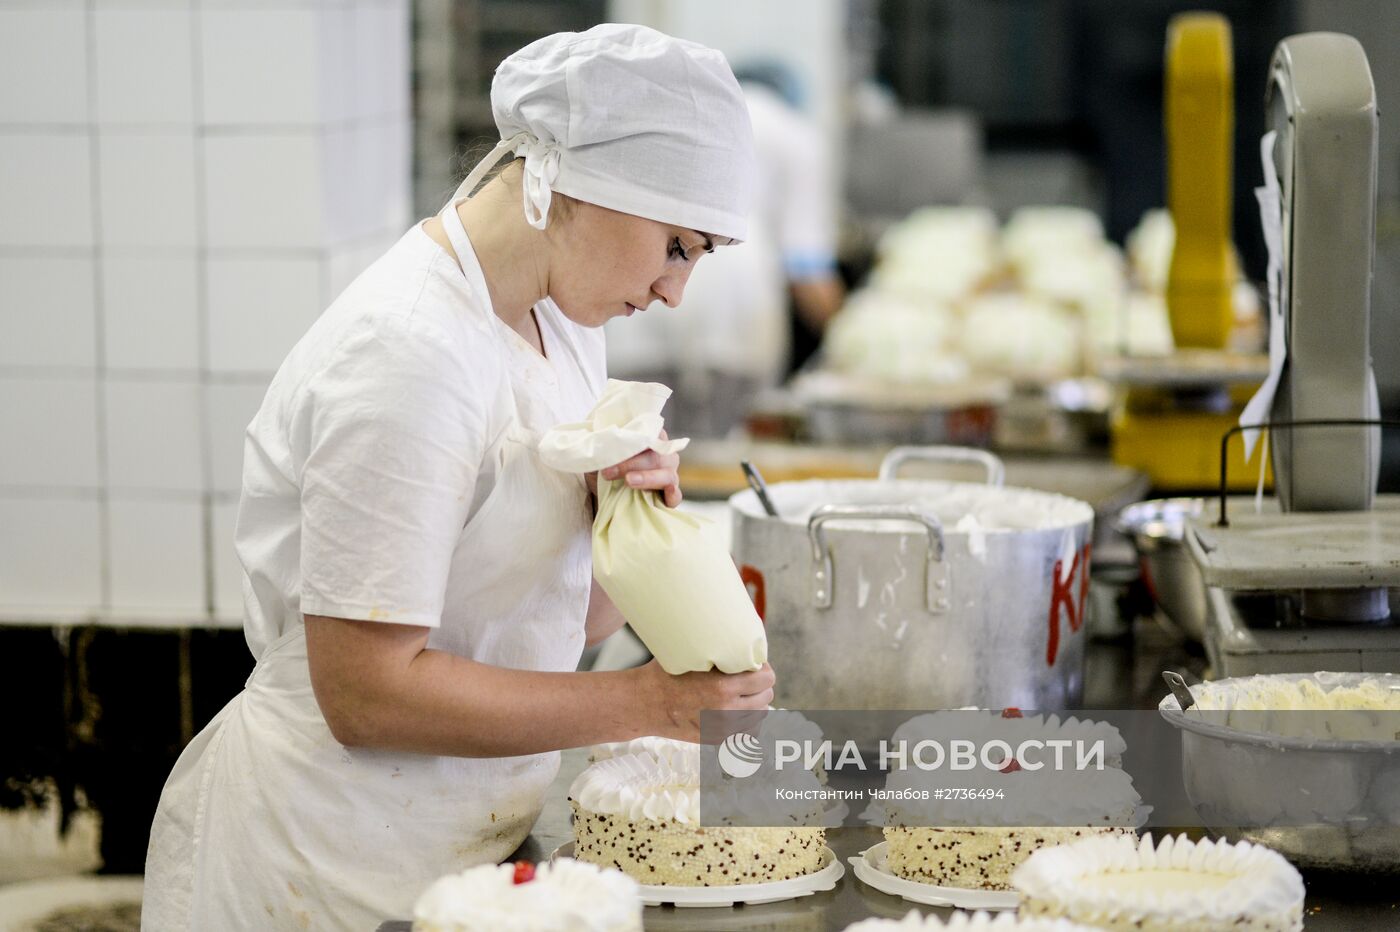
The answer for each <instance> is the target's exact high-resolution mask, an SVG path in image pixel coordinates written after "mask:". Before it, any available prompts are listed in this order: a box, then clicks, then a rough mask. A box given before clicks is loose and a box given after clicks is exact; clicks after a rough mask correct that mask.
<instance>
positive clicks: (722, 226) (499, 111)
mask: <svg viewBox="0 0 1400 932" xmlns="http://www.w3.org/2000/svg"><path fill="white" fill-rule="evenodd" d="M491 110H492V113H493V115H494V116H495V119H496V126H497V128H498V129H499V130H500V132H501V141H500V143H498V144H497V145H496V147H495V148H494V149H493V150H492V151H491V153H490V154H489V155H487V156H486V158H485V159H483V160H482V161H481V162H479V163H478V164H477V166H476V167H475V168H474V169H472V172H471V174H469V175H468V176H467V178H466V180H465V181H463V182H462V185H461V187H459V188H458V189H457V193H456V195H455V196H454V200H457V199H460V198H463V197H466V196H468V195H469V194H470V193H471V192H472V190H473V189H474V188H475V187H476V186H477V184H479V183H480V181H481V179H482V178H483V177H484V176H485V175H486V173H487V172H488V171H489V170H490V169H491V167H492V166H494V165H495V164H496V163H497V162H499V161H500V160H501V159H502V158H503V157H505V155H506V154H507V153H509V154H512V155H515V156H523V157H524V159H525V176H524V183H523V185H522V187H523V189H524V192H523V199H524V209H525V218H526V220H528V221H529V223H530V225H531V226H533V227H535V228H536V229H540V230H542V229H544V228H545V224H546V223H547V221H548V217H549V205H550V200H551V196H552V193H553V192H555V191H558V192H560V193H561V194H567V195H569V196H570V197H574V198H577V199H578V200H581V201H587V202H589V203H591V204H597V205H599V206H600V207H607V208H610V209H612V210H617V211H621V212H623V213H629V214H635V215H637V216H639V217H646V218H648V219H651V220H657V221H660V222H662V223H669V224H673V225H675V226H680V227H685V228H688V229H692V230H697V231H700V232H703V233H710V234H714V235H716V236H727V237H731V238H733V239H736V240H741V239H744V238H745V237H746V236H747V234H748V214H749V199H750V197H751V194H752V191H753V185H754V179H755V176H756V167H755V166H756V162H755V155H754V144H753V131H752V129H751V127H750V126H749V113H748V108H747V106H746V105H745V103H744V96H743V92H742V91H740V89H739V84H738V82H737V81H735V80H734V75H733V72H731V71H730V69H729V64H728V62H726V61H725V59H724V56H723V55H721V54H720V53H719V52H716V51H715V50H714V49H709V48H706V47H705V46H703V45H698V44H696V43H694V42H687V41H684V40H681V39H673V38H671V37H670V36H667V35H664V34H663V33H660V32H657V31H656V30H654V29H648V28H646V27H645V26H630V25H619V24H616V23H605V24H603V25H601V26H595V27H593V28H592V29H590V30H588V31H587V32H577V33H574V32H561V33H556V34H554V35H552V36H546V37H545V38H543V39H540V40H539V41H537V42H533V43H531V44H530V45H527V46H526V47H525V48H523V49H521V50H520V51H518V52H516V53H515V54H513V55H511V56H510V57H509V58H507V59H506V60H505V61H503V62H501V65H500V67H499V68H497V69H496V76H495V79H494V80H493V81H492V82H491Z"/></svg>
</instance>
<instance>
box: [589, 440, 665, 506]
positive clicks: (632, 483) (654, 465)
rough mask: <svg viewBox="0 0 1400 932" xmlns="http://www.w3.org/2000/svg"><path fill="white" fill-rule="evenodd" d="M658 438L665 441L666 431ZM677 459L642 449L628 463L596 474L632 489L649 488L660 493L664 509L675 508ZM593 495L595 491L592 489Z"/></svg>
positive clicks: (625, 462)
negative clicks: (617, 480) (623, 483)
mask: <svg viewBox="0 0 1400 932" xmlns="http://www.w3.org/2000/svg"><path fill="white" fill-rule="evenodd" d="M661 439H662V440H668V439H670V438H669V437H667V436H666V431H664V430H663V431H662V432H661ZM680 465H681V457H680V454H679V453H665V454H663V453H657V452H655V451H653V450H643V451H642V452H641V453H638V454H637V455H636V456H634V457H632V458H631V459H629V460H623V461H622V462H621V463H618V464H617V465H616V466H609V467H608V468H607V469H604V470H602V471H601V472H600V473H599V475H600V476H601V477H602V478H604V479H621V480H622V481H623V482H625V483H626V484H627V485H628V487H630V488H633V489H653V490H655V491H658V492H660V493H661V494H662V501H664V502H665V503H666V507H668V508H675V507H676V506H677V505H679V504H680V503H681V478H680V473H679V471H678V470H679V469H680ZM595 492H596V489H595Z"/></svg>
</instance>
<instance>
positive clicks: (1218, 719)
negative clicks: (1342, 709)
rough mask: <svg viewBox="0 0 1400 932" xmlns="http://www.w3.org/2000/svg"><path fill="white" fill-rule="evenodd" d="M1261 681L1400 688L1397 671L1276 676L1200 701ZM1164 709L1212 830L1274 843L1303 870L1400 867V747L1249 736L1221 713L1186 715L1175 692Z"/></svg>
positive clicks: (1189, 788) (1223, 685)
mask: <svg viewBox="0 0 1400 932" xmlns="http://www.w3.org/2000/svg"><path fill="white" fill-rule="evenodd" d="M1263 679H1268V680H1277V681H1280V682H1297V681H1301V680H1311V681H1313V682H1315V683H1317V684H1318V685H1319V686H1320V687H1322V688H1323V689H1324V690H1330V689H1334V688H1337V687H1345V686H1357V685H1359V684H1361V683H1362V682H1363V681H1365V680H1377V681H1379V682H1380V683H1381V684H1382V685H1389V686H1390V688H1391V689H1396V690H1400V675H1397V674H1385V673H1278V674H1267V675H1265V676H1261V677H1236V678H1232V679H1224V680H1216V681H1214V682H1210V683H1205V684H1202V685H1200V686H1195V687H1193V692H1195V693H1196V695H1197V697H1198V698H1199V697H1200V692H1199V691H1200V690H1201V689H1210V690H1216V689H1227V690H1228V689H1230V688H1231V687H1233V686H1234V685H1236V684H1240V683H1244V682H1246V681H1250V682H1257V681H1259V680H1263ZM1157 708H1158V710H1159V711H1160V712H1161V714H1162V717H1163V718H1165V719H1166V720H1167V721H1168V722H1170V723H1171V724H1172V725H1174V726H1176V727H1177V728H1179V729H1180V730H1181V742H1182V745H1181V749H1182V760H1181V767H1182V779H1183V780H1184V782H1185V784H1186V795H1187V796H1188V797H1189V798H1190V800H1191V804H1192V806H1194V807H1195V809H1196V813H1197V814H1198V815H1199V816H1200V817H1201V822H1202V824H1204V825H1205V826H1206V827H1207V828H1208V829H1210V831H1211V832H1213V833H1214V834H1216V835H1220V836H1224V837H1226V838H1229V839H1231V840H1239V839H1244V840H1247V841H1252V842H1256V843H1258V844H1263V845H1267V846H1268V847H1270V848H1273V849H1274V850H1275V851H1278V852H1279V853H1280V854H1282V855H1284V856H1285V857H1287V858H1288V859H1289V860H1290V861H1293V862H1294V863H1295V864H1299V865H1301V866H1304V867H1317V868H1325V869H1329V870H1348V871H1395V870H1400V740H1393V741H1386V740H1377V741H1359V740H1342V739H1325V738H1316V737H1292V736H1286V735H1281V734H1271V733H1267V732H1262V731H1252V730H1251V731H1245V730H1242V729H1240V728H1236V727H1231V726H1229V725H1227V724H1225V713H1222V712H1204V713H1202V712H1198V711H1196V710H1195V709H1194V708H1192V709H1189V710H1187V711H1186V712H1184V713H1183V712H1182V711H1181V706H1180V705H1179V704H1178V703H1177V701H1176V697H1175V696H1171V695H1168V696H1167V697H1166V698H1164V699H1163V700H1162V701H1161V703H1159V704H1158V706H1157ZM1248 714H1250V715H1265V714H1268V713H1248ZM1288 714H1295V715H1327V714H1328V713H1325V712H1294V713H1288ZM1339 714H1348V715H1351V714H1364V713H1355V712H1346V713H1339ZM1382 714H1385V715H1387V716H1392V715H1398V714H1400V713H1393V712H1391V713H1382ZM1386 723H1387V725H1388V724H1389V719H1388V718H1387V719H1386Z"/></svg>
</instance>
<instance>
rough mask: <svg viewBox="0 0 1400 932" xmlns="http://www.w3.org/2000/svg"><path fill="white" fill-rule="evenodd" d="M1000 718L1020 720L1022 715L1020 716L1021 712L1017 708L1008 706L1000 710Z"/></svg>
mask: <svg viewBox="0 0 1400 932" xmlns="http://www.w3.org/2000/svg"><path fill="white" fill-rule="evenodd" d="M1001 717H1002V718H1021V717H1022V715H1021V710H1020V709H1018V708H1016V707H1015V706H1014V705H1009V706H1007V707H1006V708H1004V709H1002V710H1001Z"/></svg>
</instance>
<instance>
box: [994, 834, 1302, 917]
mask: <svg viewBox="0 0 1400 932" xmlns="http://www.w3.org/2000/svg"><path fill="white" fill-rule="evenodd" d="M1012 882H1013V884H1014V885H1015V887H1016V889H1017V891H1019V892H1020V894H1021V898H1022V899H1021V912H1022V913H1023V914H1026V915H1030V916H1046V917H1062V918H1067V919H1070V920H1073V921H1075V922H1081V923H1084V924H1085V925H1090V926H1094V927H1096V928H1100V929H1132V930H1141V932H1210V930H1216V929H1232V930H1236V929H1237V930H1241V932H1294V930H1299V929H1302V928H1303V878H1302V877H1301V876H1300V875H1299V873H1298V870H1297V868H1295V867H1294V866H1293V865H1292V864H1289V863H1288V861H1287V860H1285V859H1284V857H1283V856H1282V855H1280V854H1279V853H1278V852H1277V851H1273V850H1271V849H1269V848H1265V847H1263V846H1262V845H1254V844H1250V843H1249V842H1246V841H1242V842H1238V843H1236V844H1231V843H1229V842H1226V841H1199V842H1197V841H1191V840H1189V839H1188V838H1187V837H1186V836H1185V835H1180V836H1176V837H1172V836H1167V837H1165V838H1163V839H1162V840H1161V841H1160V842H1158V843H1156V844H1154V843H1153V841H1152V836H1151V835H1146V836H1144V837H1143V838H1142V840H1141V841H1134V840H1133V839H1130V838H1091V839H1087V840H1085V841H1081V842H1077V843H1075V844H1072V845H1064V846H1061V847H1058V848H1050V849H1047V850H1045V851H1040V852H1037V853H1036V854H1035V855H1033V856H1032V857H1031V858H1030V859H1029V860H1027V861H1026V863H1025V864H1023V865H1021V867H1020V868H1018V869H1017V870H1016V872H1015V874H1014V875H1013V877H1012Z"/></svg>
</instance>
